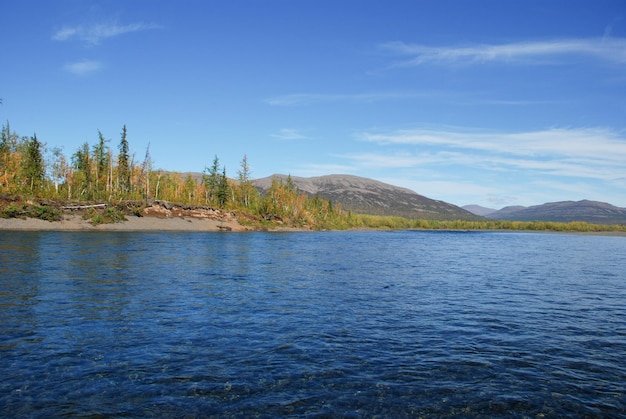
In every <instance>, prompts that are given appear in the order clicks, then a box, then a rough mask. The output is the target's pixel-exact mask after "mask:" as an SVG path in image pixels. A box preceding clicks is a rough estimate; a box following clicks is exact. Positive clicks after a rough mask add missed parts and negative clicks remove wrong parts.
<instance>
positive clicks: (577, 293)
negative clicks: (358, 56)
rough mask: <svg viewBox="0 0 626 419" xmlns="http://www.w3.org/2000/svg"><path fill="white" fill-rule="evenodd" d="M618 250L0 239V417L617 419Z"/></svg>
mask: <svg viewBox="0 0 626 419" xmlns="http://www.w3.org/2000/svg"><path fill="white" fill-rule="evenodd" d="M625 268H626V238H624V237H602V236H585V235H570V234H539V233H528V234H526V233H499V232H423V231H401V232H321V233H237V234H234V233H208V234H207V233H162V232H161V233H138V232H134V233H128V232H9V231H2V232H0V376H1V377H2V380H0V416H1V417H42V418H43V417H59V416H69V417H142V418H145V417H147V418H150V417H168V418H169V417H185V418H187V417H252V416H257V417H277V416H291V417H354V418H359V417H393V418H402V417H485V416H489V417H520V418H521V417H626V362H625V360H626V270H625Z"/></svg>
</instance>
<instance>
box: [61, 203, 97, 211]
mask: <svg viewBox="0 0 626 419" xmlns="http://www.w3.org/2000/svg"><path fill="white" fill-rule="evenodd" d="M106 206H107V204H93V205H72V206H67V207H63V209H64V210H81V209H89V208H106Z"/></svg>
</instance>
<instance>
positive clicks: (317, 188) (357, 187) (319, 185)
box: [254, 175, 481, 220]
mask: <svg viewBox="0 0 626 419" xmlns="http://www.w3.org/2000/svg"><path fill="white" fill-rule="evenodd" d="M272 179H277V180H282V181H283V182H286V180H287V176H286V175H273V176H269V177H266V178H262V179H257V180H255V181H254V184H255V186H256V187H257V189H259V190H260V191H261V192H262V193H264V192H265V191H267V190H268V189H269V187H270V186H271V184H272ZM291 181H292V182H293V184H294V186H295V187H296V188H297V189H298V190H300V191H302V192H304V193H306V194H307V195H310V196H315V195H317V196H319V197H320V198H325V199H328V200H330V201H331V202H332V203H333V204H341V208H343V209H344V210H350V211H353V212H355V213H360V214H371V215H390V216H399V217H406V218H414V219H416V218H423V219H431V220H478V219H481V217H478V216H476V215H474V214H472V213H470V212H469V211H466V210H464V209H462V208H460V207H457V206H455V205H452V204H448V203H447V202H443V201H436V200H433V199H430V198H426V197H425V196H422V195H419V194H417V193H415V192H413V191H412V190H410V189H406V188H401V187H398V186H393V185H389V184H386V183H383V182H379V181H377V180H373V179H367V178H362V177H358V176H352V175H328V176H318V177H310V178H303V177H297V176H291Z"/></svg>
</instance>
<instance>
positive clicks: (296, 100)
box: [265, 92, 432, 106]
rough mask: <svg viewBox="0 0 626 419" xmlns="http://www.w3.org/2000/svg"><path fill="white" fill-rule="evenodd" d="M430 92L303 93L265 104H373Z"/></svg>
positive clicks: (421, 95)
mask: <svg viewBox="0 0 626 419" xmlns="http://www.w3.org/2000/svg"><path fill="white" fill-rule="evenodd" d="M431 94H432V93H430V92H373V93H355V94H316V93H301V94H290V95H282V96H275V97H271V98H269V99H266V100H265V102H266V103H267V104H269V105H273V106H299V105H311V104H315V103H320V102H354V103H373V102H379V101H382V100H391V99H410V98H415V97H426V96H430V95H431Z"/></svg>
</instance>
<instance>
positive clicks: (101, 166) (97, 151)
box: [93, 130, 109, 195]
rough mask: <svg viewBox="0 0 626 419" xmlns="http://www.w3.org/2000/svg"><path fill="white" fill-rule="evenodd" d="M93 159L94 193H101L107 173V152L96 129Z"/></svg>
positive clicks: (105, 185)
mask: <svg viewBox="0 0 626 419" xmlns="http://www.w3.org/2000/svg"><path fill="white" fill-rule="evenodd" d="M93 160H94V161H95V166H96V176H95V187H96V193H97V194H98V195H102V192H103V191H104V190H105V189H106V188H107V186H108V182H107V174H108V166H109V153H108V150H107V146H106V140H105V139H104V136H103V135H102V133H101V132H100V130H98V144H96V145H95V146H94V147H93Z"/></svg>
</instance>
